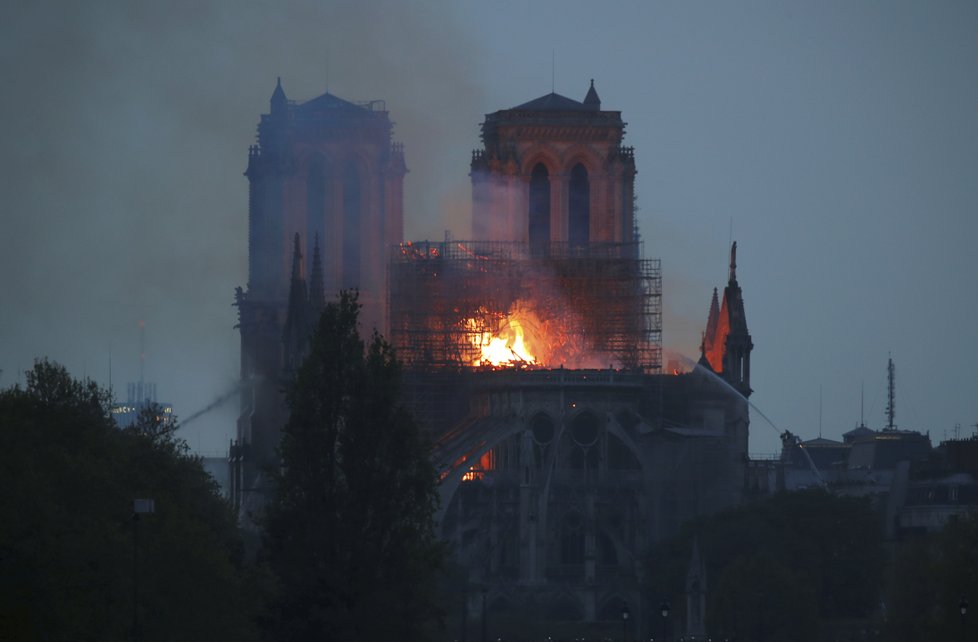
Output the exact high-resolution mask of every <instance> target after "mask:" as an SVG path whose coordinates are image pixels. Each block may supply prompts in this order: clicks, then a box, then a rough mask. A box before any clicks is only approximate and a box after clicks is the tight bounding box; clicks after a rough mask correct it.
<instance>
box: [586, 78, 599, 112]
mask: <svg viewBox="0 0 978 642" xmlns="http://www.w3.org/2000/svg"><path fill="white" fill-rule="evenodd" d="M584 106H585V107H587V108H588V109H592V110H594V111H600V110H601V99H600V98H598V92H597V90H595V88H594V78H592V79H591V88H590V89H588V90H587V96H585V97H584Z"/></svg>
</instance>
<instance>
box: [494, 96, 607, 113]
mask: <svg viewBox="0 0 978 642" xmlns="http://www.w3.org/2000/svg"><path fill="white" fill-rule="evenodd" d="M513 109H519V110H522V111H591V108H590V107H588V106H587V105H585V104H584V103H581V102H578V101H576V100H574V99H573V98H568V97H567V96H561V95H560V94H555V93H553V92H550V93H549V94H547V95H545V96H540V97H539V98H537V99H535V100H531V101H530V102H527V103H523V104H522V105H517V106H516V107H513Z"/></svg>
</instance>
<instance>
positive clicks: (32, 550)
mask: <svg viewBox="0 0 978 642" xmlns="http://www.w3.org/2000/svg"><path fill="white" fill-rule="evenodd" d="M109 401H110V395H109V394H108V393H107V392H106V391H105V390H102V389H100V388H99V387H98V386H97V385H96V384H95V383H94V382H91V381H86V382H80V381H77V380H75V379H73V378H72V377H71V376H70V375H69V374H68V372H67V371H66V370H65V369H64V368H63V367H62V366H59V365H57V364H53V363H50V362H48V361H38V362H37V363H36V364H35V365H34V368H33V370H31V371H30V372H29V373H28V374H27V385H26V388H24V389H21V388H19V387H15V388H12V389H8V390H5V391H2V392H0V437H2V442H3V444H4V448H2V449H0V488H2V489H3V491H2V492H0V631H2V632H4V633H5V634H9V635H10V636H11V639H24V640H31V639H39V640H40V639H43V640H121V639H126V638H128V637H129V636H130V635H131V633H132V630H131V629H132V621H133V603H134V600H133V595H134V591H133V588H134V584H133V582H134V574H133V570H134V569H133V561H134V545H133V544H134V541H133V538H134V528H135V525H134V522H133V519H132V517H133V513H132V511H133V499H135V498H153V499H154V500H155V502H156V512H155V513H154V514H152V515H146V516H145V518H144V519H143V520H142V521H141V523H140V524H139V525H138V528H139V549H138V554H139V577H140V579H139V602H138V609H139V610H138V618H139V621H140V623H141V625H142V626H141V627H140V628H141V632H142V635H141V639H143V640H146V641H152V640H174V639H180V640H202V641H203V640H213V639H240V640H248V639H253V638H254V637H255V627H254V626H253V625H252V624H251V622H250V618H249V617H248V616H247V614H248V613H249V612H251V611H253V610H254V603H255V601H254V599H253V596H252V593H251V592H250V591H249V590H248V589H247V581H246V580H247V575H246V572H245V570H244V569H243V567H242V565H241V556H240V545H239V541H238V533H237V529H236V525H235V520H234V516H233V515H232V513H231V511H230V509H229V507H228V505H227V504H226V503H225V502H224V500H223V499H222V498H221V497H220V496H219V494H218V488H217V486H216V484H215V482H214V481H213V479H212V478H211V477H210V476H208V475H207V474H206V473H205V472H204V470H203V469H202V468H201V466H200V463H199V461H198V460H196V459H195V458H193V457H190V456H189V455H188V454H187V452H186V448H185V447H184V446H183V445H182V444H181V442H179V441H178V440H176V439H175V438H174V436H173V434H172V429H168V430H160V426H159V425H156V426H154V425H153V424H152V423H149V424H148V423H147V421H149V420H150V418H151V416H152V415H147V416H146V417H144V418H143V421H141V422H139V423H138V424H137V427H136V428H133V429H127V430H120V429H119V428H118V427H117V426H116V425H115V422H114V421H113V420H112V418H111V416H110V413H109V407H110V406H109ZM171 428H172V427H171ZM4 639H6V638H4Z"/></svg>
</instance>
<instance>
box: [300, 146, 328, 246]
mask: <svg viewBox="0 0 978 642" xmlns="http://www.w3.org/2000/svg"><path fill="white" fill-rule="evenodd" d="M317 235H318V237H319V240H320V243H322V240H323V239H324V238H326V165H325V163H324V162H323V159H322V158H321V157H319V156H315V157H313V159H312V160H310V161H309V169H308V172H307V173H306V233H305V239H304V240H305V242H306V251H305V255H306V256H307V257H309V260H312V246H313V243H315V239H316V237H317Z"/></svg>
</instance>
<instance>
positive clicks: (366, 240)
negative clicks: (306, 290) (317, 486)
mask: <svg viewBox="0 0 978 642" xmlns="http://www.w3.org/2000/svg"><path fill="white" fill-rule="evenodd" d="M392 131H393V123H392V122H391V120H390V117H389V115H388V112H387V110H386V106H385V104H384V102H383V101H380V100H375V101H371V102H367V103H352V102H349V101H346V100H343V99H342V98H339V97H337V96H334V95H333V94H330V93H325V94H323V95H321V96H319V97H317V98H313V99H311V100H308V101H305V102H298V101H291V100H289V99H288V98H287V97H286V95H285V91H284V90H283V89H282V84H281V81H279V82H278V83H277V84H276V86H275V90H274V92H273V93H272V97H271V105H270V110H269V113H267V114H263V115H262V116H261V119H260V121H259V123H258V141H257V143H256V144H255V145H252V146H251V147H250V149H249V151H248V168H247V171H246V172H245V176H247V177H248V285H247V287H246V288H244V289H242V288H238V290H237V294H236V301H235V305H236V306H237V307H238V318H239V324H238V327H239V328H240V330H241V379H242V391H243V392H242V405H241V416H240V418H239V420H238V438H237V441H236V443H235V444H234V445H233V447H232V462H233V465H232V480H233V481H232V486H233V488H232V490H235V489H237V491H238V494H239V495H240V491H241V489H247V488H251V487H253V486H255V485H256V482H255V479H256V476H258V475H259V474H260V472H259V471H260V470H261V467H262V466H264V465H267V464H269V463H271V462H272V459H273V458H274V454H275V448H276V446H277V445H278V440H279V430H280V428H281V426H282V425H283V423H284V420H285V409H284V404H283V399H282V394H281V389H282V382H281V377H282V372H283V367H284V365H285V364H284V357H283V340H284V332H285V322H286V316H287V308H288V301H289V289H290V283H291V281H292V280H293V279H292V277H293V276H294V275H293V272H294V269H293V263H294V260H299V258H297V257H302V256H305V257H313V256H316V255H318V256H319V257H320V258H321V265H319V266H318V267H317V269H318V270H319V271H320V275H319V277H318V278H319V279H320V282H321V287H322V289H323V291H324V292H325V297H326V300H331V299H332V298H333V297H335V296H336V293H337V292H339V291H340V290H341V289H352V288H357V289H359V291H360V303H361V304H362V305H363V310H362V314H361V323H362V325H363V331H364V332H367V333H369V332H370V331H371V330H372V329H373V328H377V329H378V330H380V331H381V332H385V331H386V323H387V318H386V305H385V303H386V298H387V282H386V279H387V272H386V264H387V254H388V251H389V248H390V246H392V245H395V244H397V243H399V242H401V240H402V237H403V182H404V175H405V173H406V172H407V169H406V167H405V164H404V150H403V147H402V146H401V145H400V144H398V143H395V142H393V140H392ZM297 236H298V239H299V240H298V241H296V237H297ZM259 485H260V484H259Z"/></svg>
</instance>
